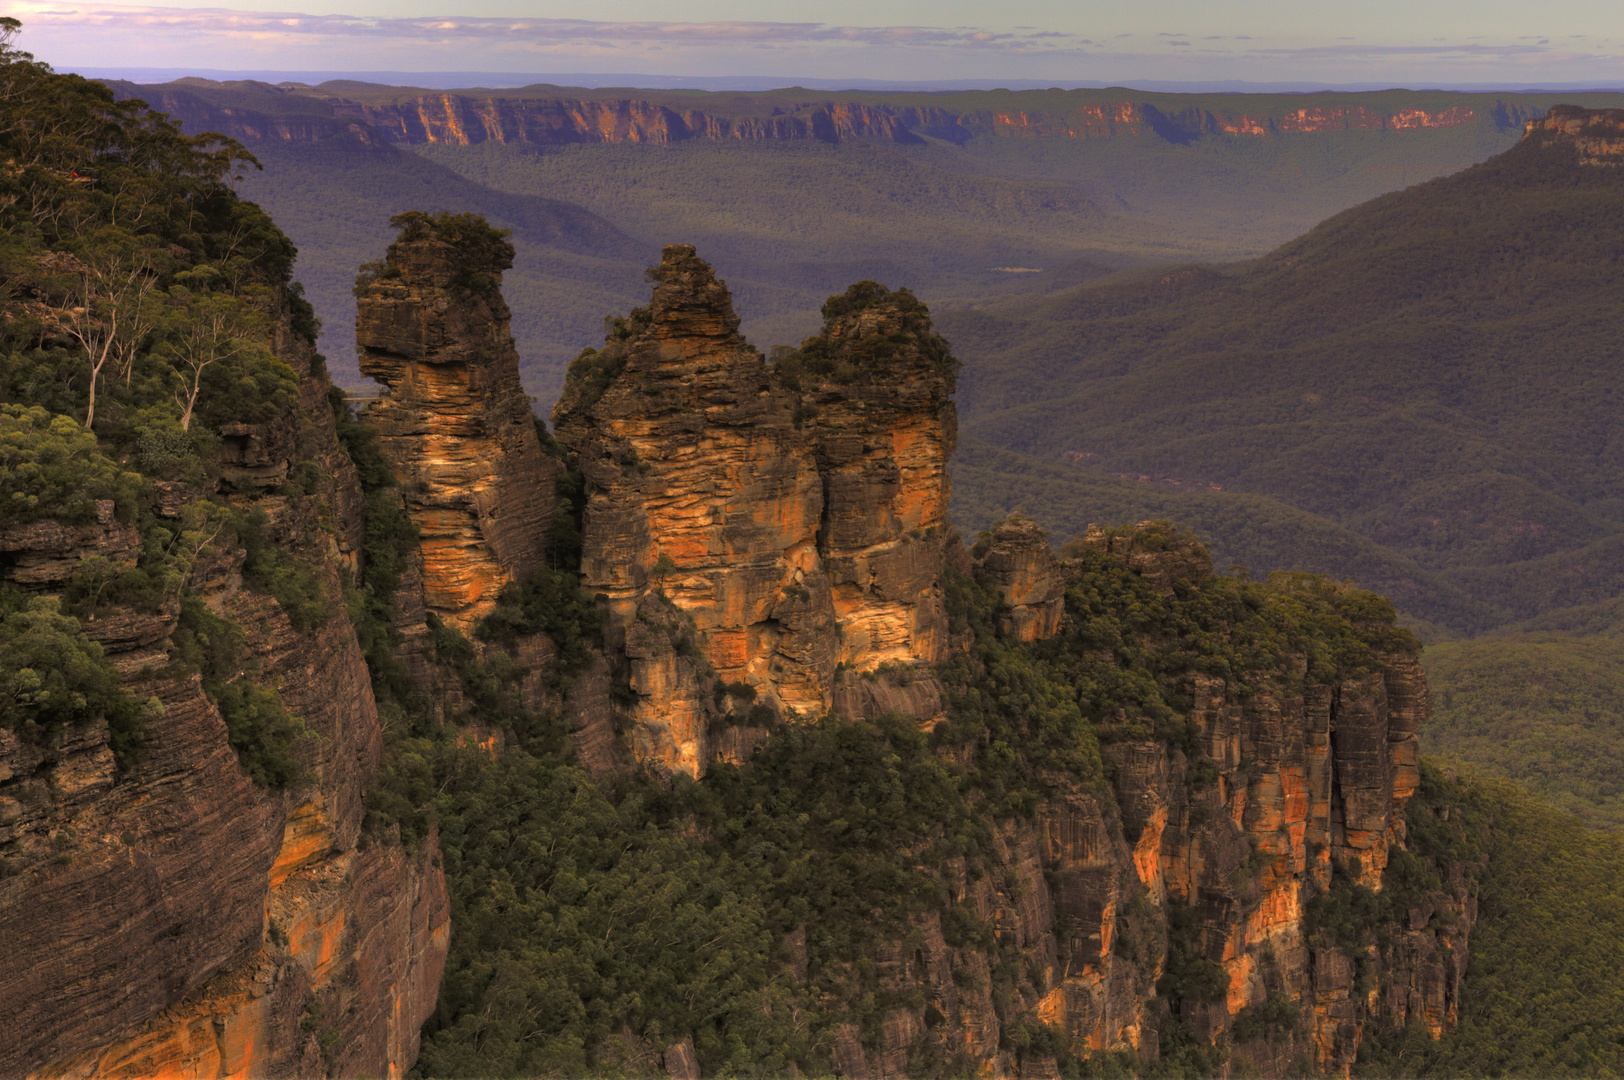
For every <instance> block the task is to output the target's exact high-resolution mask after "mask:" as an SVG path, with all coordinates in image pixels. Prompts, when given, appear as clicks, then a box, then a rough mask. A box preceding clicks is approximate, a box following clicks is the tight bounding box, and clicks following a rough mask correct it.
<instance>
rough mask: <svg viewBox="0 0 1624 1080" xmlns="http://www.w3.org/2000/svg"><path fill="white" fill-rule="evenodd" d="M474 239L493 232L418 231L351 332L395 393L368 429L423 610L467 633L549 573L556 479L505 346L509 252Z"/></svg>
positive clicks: (466, 228)
mask: <svg viewBox="0 0 1624 1080" xmlns="http://www.w3.org/2000/svg"><path fill="white" fill-rule="evenodd" d="M475 229H485V231H486V232H489V230H488V229H486V227H485V226H484V225H483V222H481V223H480V224H479V225H478V226H471V225H467V224H464V225H463V226H462V231H459V230H458V228H457V227H455V226H436V225H434V224H432V223H429V222H427V221H425V220H418V221H414V222H412V223H410V224H408V225H407V227H406V229H405V231H404V232H403V234H402V235H401V238H400V239H399V240H397V241H396V242H395V243H394V244H392V245H390V248H389V254H388V257H387V259H386V260H385V263H384V266H383V268H382V269H381V271H380V272H379V273H378V274H377V276H376V277H375V278H374V279H373V281H372V282H371V284H370V286H369V287H368V288H367V290H366V292H365V295H363V296H362V297H361V298H360V300H359V302H358V303H357V306H356V322H355V334H356V341H357V343H358V345H359V347H360V350H361V372H362V374H364V375H368V376H370V377H372V378H374V379H377V380H378V381H379V382H381V383H383V384H384V386H385V387H387V388H388V390H387V392H386V393H385V395H384V396H383V397H381V398H379V399H378V400H377V401H376V402H374V403H373V404H372V405H370V406H368V408H367V410H366V422H367V423H368V425H369V426H371V427H372V428H373V429H374V430H375V431H377V432H378V438H379V445H380V447H381V448H382V450H383V452H384V455H385V456H386V457H387V458H388V459H389V463H390V465H391V466H392V467H393V468H394V471H395V473H396V478H397V479H398V480H399V481H400V483H401V487H402V490H403V491H404V492H405V493H406V495H405V497H406V508H407V510H408V512H409V513H410V514H411V516H412V519H413V520H414V521H415V522H416V523H417V526H418V528H419V529H420V530H421V532H422V567H421V574H422V590H421V591H422V597H423V603H424V605H425V606H426V607H427V609H428V610H429V611H431V612H433V613H435V614H437V615H439V616H440V617H441V618H442V619H444V620H445V621H446V622H447V623H450V624H451V625H453V626H456V627H458V628H459V629H462V630H467V629H469V628H470V627H471V626H472V625H473V623H474V621H475V620H477V619H478V618H479V617H480V616H482V615H485V614H487V613H488V612H489V611H490V609H491V607H492V605H493V604H494V603H495V600H496V594H497V593H498V592H500V591H501V588H502V586H503V585H505V584H507V583H508V582H509V581H511V580H513V579H514V578H520V577H523V576H524V575H525V574H527V573H529V572H531V571H533V570H536V569H539V568H540V567H541V566H542V565H543V559H544V557H545V554H546V530H547V525H548V522H549V520H550V518H551V515H552V512H553V507H554V504H555V497H554V494H553V478H554V476H555V475H556V471H557V470H556V464H555V462H554V461H553V460H552V459H551V458H549V457H547V456H546V455H545V454H544V453H543V452H542V449H541V443H540V441H539V439H538V437H537V435H536V430H535V424H534V422H533V420H532V418H531V414H530V406H529V398H528V397H526V395H525V393H524V388H523V387H522V386H521V385H520V383H519V357H518V353H517V352H515V351H514V348H513V338H512V336H511V334H510V333H509V332H508V323H509V314H508V308H507V305H506V304H505V303H504V302H503V301H502V296H501V291H500V284H501V272H502V270H503V269H505V268H506V267H507V266H509V265H511V264H512V256H513V249H512V248H511V247H509V246H508V244H507V243H506V241H504V240H501V239H500V238H497V237H489V238H485V237H484V234H483V233H478V232H474V231H473V230H475ZM471 237H479V238H481V239H478V240H476V239H474V238H471ZM482 240H488V241H489V242H488V243H483V244H482Z"/></svg>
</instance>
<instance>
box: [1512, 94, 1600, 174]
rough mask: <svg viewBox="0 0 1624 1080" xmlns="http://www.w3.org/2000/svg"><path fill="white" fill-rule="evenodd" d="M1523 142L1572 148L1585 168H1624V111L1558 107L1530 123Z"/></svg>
mask: <svg viewBox="0 0 1624 1080" xmlns="http://www.w3.org/2000/svg"><path fill="white" fill-rule="evenodd" d="M1523 139H1524V140H1525V141H1527V142H1531V143H1534V144H1536V145H1541V146H1571V147H1572V148H1573V149H1575V150H1576V151H1578V154H1579V163H1580V164H1581V165H1624V109H1583V108H1580V107H1578V106H1576V105H1558V106H1557V107H1556V108H1554V109H1552V110H1551V111H1550V112H1549V113H1547V114H1546V115H1545V116H1543V117H1541V118H1539V119H1536V120H1530V121H1528V122H1527V124H1526V126H1525V134H1524V135H1523Z"/></svg>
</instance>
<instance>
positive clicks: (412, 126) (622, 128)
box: [115, 79, 1538, 149]
mask: <svg viewBox="0 0 1624 1080" xmlns="http://www.w3.org/2000/svg"><path fill="white" fill-rule="evenodd" d="M115 85H116V88H117V90H118V92H119V93H120V95H121V96H139V97H143V98H145V99H147V100H149V101H151V102H153V103H154V104H158V105H161V107H162V108H163V109H165V110H166V111H168V112H169V113H171V114H172V115H174V116H176V117H177V118H179V119H181V120H183V121H184V122H185V123H186V125H187V127H188V128H189V129H192V130H199V131H201V130H218V131H222V132H225V133H227V134H229V135H231V136H232V137H234V138H239V139H243V140H245V141H249V142H257V141H273V142H295V143H330V144H333V145H345V146H350V147H353V148H356V149H366V148H375V147H380V146H384V145H388V144H408V145H413V144H427V143H448V144H451V145H461V146H468V145H473V144H476V143H482V142H497V143H505V144H514V145H527V146H560V145H567V144H571V143H634V144H652V145H671V144H676V143H683V142H691V141H699V142H734V143H737V142H745V143H759V142H822V143H843V142H850V141H853V140H879V141H884V142H895V143H922V142H924V141H925V140H926V139H927V138H928V139H941V140H946V141H948V142H953V143H964V142H967V141H969V140H971V139H975V138H978V137H982V136H991V137H1016V138H1054V139H1108V138H1119V137H1142V136H1150V137H1153V138H1160V139H1165V140H1167V141H1170V142H1175V143H1182V142H1187V141H1189V140H1191V139H1194V138H1198V137H1201V136H1206V135H1238V136H1244V137H1248V138H1251V137H1276V136H1291V135H1305V134H1315V133H1323V132H1334V131H1391V132H1412V131H1423V130H1432V129H1441V128H1455V127H1461V126H1463V125H1466V124H1471V123H1476V122H1483V123H1491V124H1495V125H1498V126H1501V127H1504V126H1506V125H1515V124H1517V123H1520V122H1522V121H1523V120H1525V119H1526V118H1527V116H1528V115H1529V112H1530V108H1529V107H1528V106H1526V105H1523V104H1521V103H1520V102H1516V101H1512V102H1510V103H1507V102H1504V101H1500V100H1498V99H1496V98H1493V97H1486V96H1479V97H1474V98H1472V99H1471V100H1470V101H1466V100H1461V99H1460V95H1444V94H1424V95H1421V94H1386V95H1363V94H1325V95H1315V96H1313V97H1310V98H1307V99H1303V98H1300V97H1296V96H1293V97H1284V96H1273V97H1270V96H1266V95H1253V96H1250V97H1248V98H1246V99H1244V100H1237V102H1236V103H1211V102H1210V101H1208V100H1203V101H1201V102H1200V103H1199V104H1196V103H1192V102H1191V101H1190V99H1189V97H1188V96H1180V95H1168V94H1150V95H1143V96H1134V95H1131V94H1126V93H1125V92H1124V91H1121V90H1116V91H1097V90H1077V91H1070V92H1065V93H1062V92H1058V91H1050V92H1037V91H1029V92H1023V93H1018V94H1010V93H1009V92H1007V91H987V92H975V93H965V94H956V95H954V96H953V97H952V98H951V99H950V101H948V102H944V101H942V100H941V98H940V97H938V96H934V95H921V94H901V93H899V94H887V95H863V96H862V98H861V99H851V98H848V99H831V98H824V97H820V96H818V95H813V94H810V93H808V92H806V91H801V90H778V91H772V92H770V93H763V94H736V93H729V94H694V93H684V94H671V95H666V94H661V93H659V92H658V91H641V92H637V93H630V92H628V91H625V90H564V89H561V88H558V87H551V86H536V87H526V88H523V89H518V90H512V91H505V92H494V93H493V92H491V91H488V90H453V91H448V92H427V91H421V90H412V89H409V88H394V87H382V86H380V87H370V86H361V85H359V84H354V83H346V84H343V85H342V87H340V86H339V85H338V84H324V85H322V86H305V85H300V84H282V85H280V86H271V85H269V84H266V83H258V82H251V81H244V82H233V83H213V82H210V81H208V80H205V79H183V80H180V81H178V82H174V83H166V84H163V85H159V86H137V85H135V84H133V83H118V84H115ZM1533 111H1538V110H1537V108H1536V109H1534V110H1533Z"/></svg>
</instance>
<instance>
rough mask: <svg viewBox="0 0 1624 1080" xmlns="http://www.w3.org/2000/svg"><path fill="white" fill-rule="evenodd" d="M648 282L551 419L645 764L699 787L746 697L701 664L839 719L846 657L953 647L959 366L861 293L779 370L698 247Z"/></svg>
mask: <svg viewBox="0 0 1624 1080" xmlns="http://www.w3.org/2000/svg"><path fill="white" fill-rule="evenodd" d="M650 274H651V276H652V277H653V278H654V279H655V280H656V281H657V283H658V284H657V286H656V288H655V290H654V295H653V299H652V302H651V304H650V306H649V308H648V309H646V311H640V312H636V313H634V314H633V316H632V318H631V319H630V320H622V321H621V322H620V324H619V325H618V327H617V328H616V330H615V331H614V332H613V333H611V335H610V338H609V340H608V342H607V343H606V344H605V347H604V348H603V349H602V350H589V352H588V353H586V354H584V355H583V356H582V357H581V358H579V359H578V360H577V361H576V363H575V364H574V365H572V367H571V371H570V378H569V381H568V382H567V384H566V386H565V390H564V394H563V397H562V398H561V399H560V401H559V404H558V407H557V409H556V410H555V411H554V414H553V416H554V424H555V428H556V431H557V434H558V437H559V439H560V440H561V441H562V442H563V443H564V444H565V445H567V446H568V447H569V448H570V449H571V450H572V451H574V453H575V454H576V455H577V457H578V460H579V464H580V468H581V471H582V473H583V475H584V477H585V480H586V484H587V501H586V509H585V514H584V521H583V551H584V554H583V558H582V577H583V584H584V585H585V586H586V587H587V588H588V589H589V590H591V591H593V592H596V593H601V594H602V595H603V596H605V597H606V598H607V601H608V604H609V608H610V611H611V613H612V616H613V629H612V639H613V643H614V644H615V645H616V646H623V647H624V650H625V653H626V655H627V657H628V659H629V662H630V665H631V681H632V688H633V689H634V690H635V691H637V693H638V703H637V705H636V706H635V708H636V712H637V724H636V731H635V734H634V742H635V743H636V744H637V748H638V752H639V755H640V756H642V757H644V758H645V759H649V760H652V761H653V762H655V763H657V764H659V765H660V766H662V767H664V768H668V769H673V770H677V771H683V772H688V773H690V774H694V775H697V774H698V773H700V772H702V771H703V769H704V765H705V762H706V760H707V759H708V758H709V757H710V756H711V753H712V750H711V748H709V747H708V746H707V743H706V740H707V732H708V728H709V723H710V720H711V719H712V718H714V717H715V716H716V714H717V712H718V710H720V709H721V708H723V707H724V706H727V705H728V704H729V703H728V702H726V701H724V700H722V699H721V698H720V697H716V696H714V695H712V693H711V691H710V689H709V686H710V683H709V682H708V681H706V680H707V678H708V675H707V672H706V669H710V670H712V671H714V676H715V680H716V681H718V682H720V683H721V684H723V685H724V686H743V687H748V688H749V690H748V692H747V693H746V694H744V695H742V696H741V700H740V702H739V703H738V704H739V705H741V706H742V704H743V700H744V698H750V699H753V700H754V701H755V705H754V708H755V709H756V710H758V715H759V710H761V709H769V710H771V711H770V713H769V715H770V716H772V717H773V718H774V719H785V718H790V717H793V716H802V717H816V716H821V715H822V714H823V713H824V712H826V711H827V710H828V709H829V707H830V705H831V704H832V702H833V700H834V693H835V686H836V682H837V679H836V676H837V673H838V672H839V671H840V669H842V668H843V667H847V668H851V669H854V670H866V669H870V668H873V667H876V666H878V665H880V664H881V663H885V662H905V663H913V662H931V661H934V660H937V659H939V658H941V657H942V656H943V655H944V651H945V646H946V634H945V628H946V617H945V613H944V611H943V608H942V602H941V593H940V588H939V586H938V585H937V577H938V576H939V574H940V570H941V566H942V550H943V544H944V542H945V528H944V525H945V513H946V505H947V496H948V480H947V473H946V468H945V466H946V461H947V457H948V455H949V454H951V452H952V449H953V437H954V435H953V433H954V424H953V415H954V414H953V406H952V402H951V400H950V395H951V392H952V387H953V372H952V361H951V357H950V356H948V355H947V353H946V348H945V344H943V343H942V342H941V340H940V338H938V337H936V336H935V335H934V334H933V333H932V332H931V329H930V322H929V318H928V316H927V315H926V313H925V311H924V308H923V306H922V305H920V304H919V303H918V301H916V300H914V299H913V297H912V296H911V295H909V294H908V293H906V292H905V291H904V292H898V293H891V292H889V291H887V290H885V289H883V288H881V287H879V286H877V285H873V283H865V284H864V285H862V286H857V287H854V289H853V291H852V292H851V293H848V294H847V296H846V297H843V298H836V299H835V300H832V301H831V302H830V306H829V307H827V308H826V314H827V316H828V317H827V321H826V324H825V327H824V333H823V335H822V336H821V337H820V338H817V339H813V340H812V341H810V342H808V344H807V347H806V348H804V349H803V350H802V352H801V353H799V354H796V355H794V356H792V357H785V358H782V359H781V360H780V361H779V363H778V364H776V365H773V366H770V365H769V364H768V363H767V361H766V359H765V358H764V357H763V356H762V355H761V353H760V352H759V351H757V350H756V349H755V348H753V347H752V346H750V345H749V344H748V343H747V342H746V341H745V340H744V339H743V338H742V337H741V336H740V335H739V333H738V326H739V319H738V316H737V315H736V314H734V312H733V305H732V301H731V298H730V297H729V295H728V292H727V289H726V287H725V286H724V285H723V283H722V282H720V281H717V280H716V277H715V275H714V274H713V273H712V271H711V268H710V267H709V266H708V265H707V264H706V263H705V262H704V261H703V260H701V259H700V258H699V257H698V256H697V255H696V254H695V253H694V249H693V248H692V247H688V246H686V245H673V246H671V247H667V248H666V249H665V253H664V257H663V259H662V261H661V264H660V265H659V266H658V267H656V268H654V269H653V270H651V271H650ZM653 598H658V600H659V604H655V605H653V606H651V604H652V600H653ZM660 605H664V606H665V607H666V608H668V609H669V612H668V613H667V612H665V611H662V609H661V606H660ZM688 659H691V660H693V661H697V662H698V663H686V664H685V663H684V662H683V661H684V660H688Z"/></svg>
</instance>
